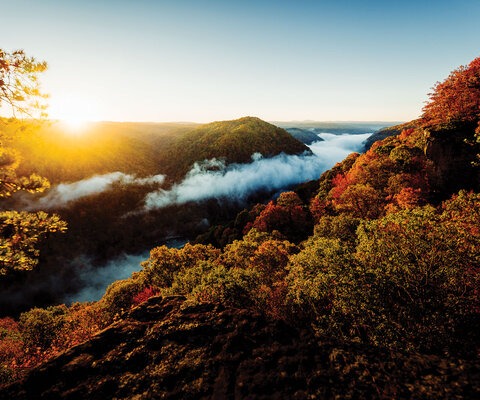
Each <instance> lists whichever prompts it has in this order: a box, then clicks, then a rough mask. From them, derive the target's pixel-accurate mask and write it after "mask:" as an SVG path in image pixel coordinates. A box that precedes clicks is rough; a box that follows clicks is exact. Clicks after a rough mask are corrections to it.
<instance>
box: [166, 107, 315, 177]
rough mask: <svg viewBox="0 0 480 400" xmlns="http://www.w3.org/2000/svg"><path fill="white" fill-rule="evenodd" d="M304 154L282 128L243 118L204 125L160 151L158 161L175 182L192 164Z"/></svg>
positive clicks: (244, 161)
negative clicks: (255, 155) (284, 154)
mask: <svg viewBox="0 0 480 400" xmlns="http://www.w3.org/2000/svg"><path fill="white" fill-rule="evenodd" d="M305 151H308V147H306V146H305V145H304V144H303V143H301V142H299V141H298V140H296V139H294V138H293V137H292V136H291V135H290V134H289V133H288V132H287V131H285V130H284V129H281V128H278V127H276V126H274V125H272V124H269V123H267V122H265V121H262V120H261V119H258V118H254V117H244V118H240V119H237V120H233V121H220V122H213V123H210V124H205V125H202V126H200V127H198V128H196V129H194V130H192V131H190V132H188V133H185V134H184V135H183V136H181V137H180V138H178V139H177V140H175V141H174V142H173V143H172V144H171V145H170V146H168V147H166V148H165V149H162V150H161V153H162V161H161V162H162V164H163V165H165V168H166V169H165V172H166V173H167V175H168V176H169V177H173V178H174V179H179V178H182V177H183V176H184V175H185V174H186V173H187V172H188V171H189V170H190V168H191V167H192V166H193V164H194V163H195V162H196V161H202V160H210V159H212V158H216V159H224V160H226V162H227V163H248V162H251V157H252V154H254V153H261V154H262V155H263V156H265V157H271V156H275V155H277V154H280V153H282V152H283V153H286V154H300V153H303V152H305ZM172 160H174V162H171V161H172Z"/></svg>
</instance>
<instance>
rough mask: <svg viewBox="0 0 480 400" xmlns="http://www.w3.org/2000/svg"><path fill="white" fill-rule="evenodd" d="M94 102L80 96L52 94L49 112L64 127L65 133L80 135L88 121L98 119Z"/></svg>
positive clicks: (85, 128)
mask: <svg viewBox="0 0 480 400" xmlns="http://www.w3.org/2000/svg"><path fill="white" fill-rule="evenodd" d="M97 110H98V109H97V107H96V103H95V102H94V101H93V100H91V99H87V98H85V97H82V96H76V95H58V96H55V97H54V96H52V98H51V102H50V107H49V114H50V116H51V118H52V119H55V120H58V121H59V122H60V123H61V124H62V125H63V126H64V128H65V133H68V134H70V135H81V134H82V133H84V132H85V131H86V130H87V128H88V125H89V123H90V122H93V121H98V120H99V118H98V111H97Z"/></svg>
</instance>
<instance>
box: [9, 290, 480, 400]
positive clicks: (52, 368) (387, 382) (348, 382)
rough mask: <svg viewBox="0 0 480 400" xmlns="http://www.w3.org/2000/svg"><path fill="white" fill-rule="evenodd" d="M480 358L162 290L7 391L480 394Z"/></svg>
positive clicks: (55, 395)
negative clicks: (328, 334)
mask: <svg viewBox="0 0 480 400" xmlns="http://www.w3.org/2000/svg"><path fill="white" fill-rule="evenodd" d="M476 367H477V369H475V366H470V365H468V364H467V365H465V364H462V365H461V368H460V362H459V361H447V360H442V359H439V358H437V357H434V356H420V355H416V354H413V355H412V354H410V355H404V354H397V353H392V352H389V351H385V350H381V349H376V348H372V347H367V346H361V345H358V344H357V345H356V344H338V343H332V342H321V341H319V340H318V339H317V338H315V336H314V335H313V334H312V332H311V331H310V330H309V329H306V328H305V329H295V328H293V327H291V326H289V325H287V324H285V323H283V322H279V321H268V320H266V319H265V318H263V317H261V316H260V315H258V314H256V313H254V312H252V311H249V310H246V309H234V308H224V307H221V306H218V305H213V304H204V305H197V306H187V305H186V303H185V301H184V299H183V298H181V297H172V298H165V299H162V298H159V297H157V298H151V299H150V300H149V301H148V302H146V303H144V304H143V305H141V306H139V307H137V308H136V309H134V310H133V311H132V312H131V313H130V314H129V315H128V316H127V317H126V319H124V320H122V321H120V322H118V323H116V324H114V325H112V326H111V327H109V328H107V329H105V330H104V331H102V332H101V333H99V334H98V335H97V336H96V337H94V338H93V339H92V340H90V341H88V342H86V343H84V344H82V345H79V346H77V347H75V348H73V349H71V350H69V351H67V352H66V353H64V354H63V355H61V356H59V357H57V358H56V359H54V360H52V361H50V362H48V363H46V364H44V365H43V366H41V367H39V368H37V369H35V370H33V371H31V373H30V374H29V375H28V376H27V377H26V378H25V379H24V380H23V381H20V382H16V383H14V384H12V385H11V386H9V387H7V388H4V389H3V391H1V392H0V398H1V399H11V400H13V399H37V398H45V399H112V398H128V399H152V398H161V399H230V398H231V399H247V398H248V399H306V398H322V399H323V398H326V399H330V398H332V399H333V398H432V399H439V398H445V399H447V398H449V399H450V398H475V397H477V396H478V395H479V394H480V392H479V390H480V389H479V386H480V385H479V381H480V374H479V372H478V371H479V369H478V365H476ZM477 398H478V397H477Z"/></svg>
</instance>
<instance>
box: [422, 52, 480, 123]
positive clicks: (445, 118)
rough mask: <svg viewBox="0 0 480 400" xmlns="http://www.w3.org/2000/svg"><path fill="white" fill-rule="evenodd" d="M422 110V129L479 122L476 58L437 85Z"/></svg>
mask: <svg viewBox="0 0 480 400" xmlns="http://www.w3.org/2000/svg"><path fill="white" fill-rule="evenodd" d="M429 96H430V101H429V103H428V104H427V105H426V106H425V107H424V108H423V116H422V121H423V125H424V126H425V127H427V128H428V127H432V126H434V125H450V124H458V123H472V122H478V121H479V119H480V57H478V58H476V59H475V60H473V61H472V62H471V63H470V64H469V65H467V66H461V67H459V68H458V69H456V70H454V71H453V72H452V73H450V75H449V76H448V77H447V78H446V79H445V80H444V81H443V82H437V83H436V85H435V86H434V87H433V92H432V93H430V94H429Z"/></svg>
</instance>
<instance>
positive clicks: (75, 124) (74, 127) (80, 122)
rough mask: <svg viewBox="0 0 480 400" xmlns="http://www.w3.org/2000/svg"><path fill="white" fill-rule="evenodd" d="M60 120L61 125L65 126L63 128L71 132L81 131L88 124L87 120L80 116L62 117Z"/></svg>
mask: <svg viewBox="0 0 480 400" xmlns="http://www.w3.org/2000/svg"><path fill="white" fill-rule="evenodd" d="M60 122H61V124H62V125H64V126H65V128H66V129H67V130H68V132H69V133H71V134H80V133H82V132H83V131H84V130H85V129H86V128H87V127H88V124H89V121H87V120H84V119H82V118H75V117H69V118H62V119H61V120H60Z"/></svg>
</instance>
